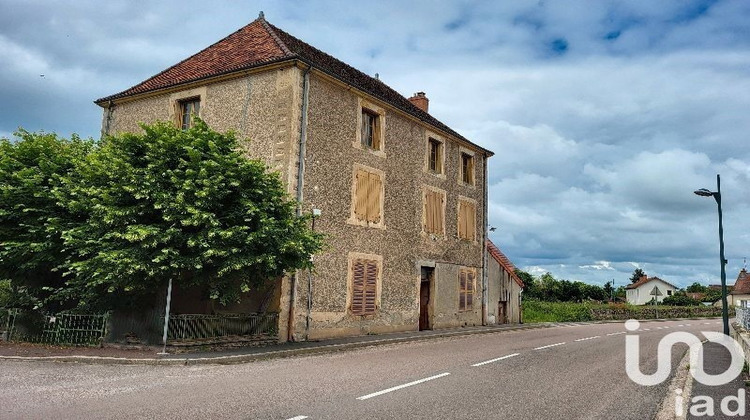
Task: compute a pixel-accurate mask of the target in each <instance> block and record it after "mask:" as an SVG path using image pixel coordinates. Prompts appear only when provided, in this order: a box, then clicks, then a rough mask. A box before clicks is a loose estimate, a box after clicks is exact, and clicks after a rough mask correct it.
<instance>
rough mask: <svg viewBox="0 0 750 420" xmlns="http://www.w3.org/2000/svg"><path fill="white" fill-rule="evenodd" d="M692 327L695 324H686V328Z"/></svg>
mask: <svg viewBox="0 0 750 420" xmlns="http://www.w3.org/2000/svg"><path fill="white" fill-rule="evenodd" d="M691 325H693V324H685V326H686V327H689V326H691Z"/></svg>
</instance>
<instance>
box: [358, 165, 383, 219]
mask: <svg viewBox="0 0 750 420" xmlns="http://www.w3.org/2000/svg"><path fill="white" fill-rule="evenodd" d="M354 178H355V179H354V218H355V219H356V220H357V221H359V222H365V223H366V224H380V223H381V221H382V217H383V215H382V209H383V178H382V176H381V174H379V173H377V172H374V171H368V170H367V169H365V168H356V170H355V174H354Z"/></svg>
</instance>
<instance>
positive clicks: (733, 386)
mask: <svg viewBox="0 0 750 420" xmlns="http://www.w3.org/2000/svg"><path fill="white" fill-rule="evenodd" d="M703 351H704V361H703V363H704V366H703V368H704V370H705V372H706V373H708V374H710V375H717V374H720V373H723V372H725V371H726V370H727V369H728V368H729V364H730V362H731V355H730V353H729V351H728V350H727V349H726V348H724V346H722V345H721V344H718V343H711V342H706V343H704V344H703ZM743 376H744V373H743V374H740V376H739V377H737V378H735V379H734V380H733V381H732V382H730V383H728V384H726V385H720V386H707V385H703V384H702V383H700V382H698V381H695V380H693V389H692V393H691V394H692V395H691V401H692V398H695V397H710V398H711V399H712V400H713V405H712V409H713V411H714V414H712V415H711V414H710V412H709V413H708V414H709V415H708V416H706V414H705V413H706V411H705V410H704V409H703V408H701V407H694V409H695V410H697V411H696V414H699V413H704V415H703V416H693V415H691V411H690V408H688V410H687V411H686V414H687V419H699V418H706V417H708V418H711V419H736V418H738V417H737V416H727V415H726V414H724V413H723V412H722V404H721V402H722V400H723V399H724V398H726V397H727V396H734V399H735V400H736V398H737V396H738V393H739V392H745V394H747V388H746V387H745V381H744V379H743ZM740 390H743V391H740ZM705 403H706V400H704V399H700V400H699V401H695V403H694V404H691V405H693V406H695V405H697V406H705ZM748 403H750V400H748V399H747V396H746V398H745V416H747V415H748V414H750V405H748ZM728 408H729V410H731V411H732V412H736V410H737V409H738V407H737V403H736V402H732V403H731V404H729V407H728ZM745 416H742V417H741V418H746V417H745Z"/></svg>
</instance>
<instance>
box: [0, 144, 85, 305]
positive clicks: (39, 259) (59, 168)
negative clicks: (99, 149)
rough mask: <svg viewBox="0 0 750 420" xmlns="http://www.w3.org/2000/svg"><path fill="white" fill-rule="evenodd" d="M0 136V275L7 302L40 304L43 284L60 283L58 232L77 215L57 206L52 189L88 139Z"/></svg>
mask: <svg viewBox="0 0 750 420" xmlns="http://www.w3.org/2000/svg"><path fill="white" fill-rule="evenodd" d="M15 135H16V137H17V139H16V140H15V141H11V140H8V139H0V279H2V278H4V279H10V280H11V282H12V284H9V285H8V287H9V290H12V291H13V293H12V296H13V299H12V302H11V303H10V304H11V305H12V306H17V307H27V308H28V307H35V306H39V305H40V304H41V302H42V301H43V300H44V298H46V297H47V295H48V294H49V293H48V292H46V291H45V290H44V288H45V287H60V286H61V285H62V284H63V278H62V274H61V273H62V272H61V270H60V268H61V266H62V265H63V263H64V262H65V260H66V256H67V255H68V253H67V249H66V248H65V246H64V241H63V238H62V231H63V230H64V229H65V228H68V227H70V226H72V225H74V224H76V223H81V221H80V220H76V218H75V217H74V216H73V215H72V214H71V213H70V212H68V211H67V210H66V209H65V208H63V207H62V206H60V204H59V201H58V199H57V197H56V195H55V190H56V189H58V188H59V187H60V186H61V185H62V183H63V176H65V175H66V174H68V173H70V172H71V171H73V170H74V168H75V166H76V161H79V160H81V159H82V158H83V157H84V156H86V155H87V154H88V153H89V152H90V151H91V149H92V148H93V145H94V143H93V141H91V140H82V139H80V138H78V137H77V136H75V135H74V136H73V137H72V139H71V140H66V139H62V138H58V137H57V136H56V135H55V134H52V133H43V132H42V133H30V132H28V131H25V130H19V131H18V132H16V133H15Z"/></svg>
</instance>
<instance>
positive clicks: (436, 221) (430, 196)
mask: <svg viewBox="0 0 750 420" xmlns="http://www.w3.org/2000/svg"><path fill="white" fill-rule="evenodd" d="M444 221H445V193H444V192H442V191H435V190H431V189H426V190H425V193H424V231H425V232H426V233H432V234H436V235H443V234H444V233H445V228H444V224H445V222H444Z"/></svg>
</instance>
